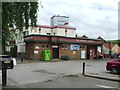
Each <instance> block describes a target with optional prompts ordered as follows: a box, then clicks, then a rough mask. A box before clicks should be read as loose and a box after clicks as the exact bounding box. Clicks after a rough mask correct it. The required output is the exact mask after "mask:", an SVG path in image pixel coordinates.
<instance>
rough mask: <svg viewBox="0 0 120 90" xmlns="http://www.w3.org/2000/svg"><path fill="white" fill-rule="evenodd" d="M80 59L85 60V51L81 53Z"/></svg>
mask: <svg viewBox="0 0 120 90" xmlns="http://www.w3.org/2000/svg"><path fill="white" fill-rule="evenodd" d="M81 59H85V50H82V51H81Z"/></svg>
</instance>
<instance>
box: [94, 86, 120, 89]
mask: <svg viewBox="0 0 120 90" xmlns="http://www.w3.org/2000/svg"><path fill="white" fill-rule="evenodd" d="M96 86H98V87H102V88H117V87H111V86H105V85H96ZM117 89H120V88H117Z"/></svg>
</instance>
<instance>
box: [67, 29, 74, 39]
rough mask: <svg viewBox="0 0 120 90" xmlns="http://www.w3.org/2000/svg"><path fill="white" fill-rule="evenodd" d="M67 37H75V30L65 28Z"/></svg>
mask: <svg viewBox="0 0 120 90" xmlns="http://www.w3.org/2000/svg"><path fill="white" fill-rule="evenodd" d="M67 37H76V30H69V29H68V30H67Z"/></svg>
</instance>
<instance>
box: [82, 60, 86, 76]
mask: <svg viewBox="0 0 120 90" xmlns="http://www.w3.org/2000/svg"><path fill="white" fill-rule="evenodd" d="M82 74H83V75H85V62H83V73H82Z"/></svg>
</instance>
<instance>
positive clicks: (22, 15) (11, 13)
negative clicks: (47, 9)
mask: <svg viewBox="0 0 120 90" xmlns="http://www.w3.org/2000/svg"><path fill="white" fill-rule="evenodd" d="M37 8H38V2H2V49H3V50H2V51H3V54H4V53H5V46H6V45H8V42H9V41H10V40H12V39H13V35H12V34H13V33H11V31H10V29H9V28H10V27H11V28H13V31H15V30H16V29H19V30H21V31H22V30H23V27H24V26H25V28H26V29H27V28H28V26H29V25H31V26H36V21H37Z"/></svg>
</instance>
